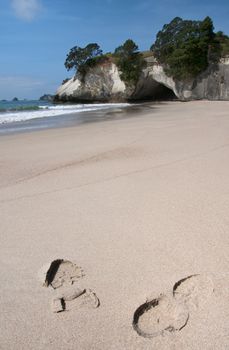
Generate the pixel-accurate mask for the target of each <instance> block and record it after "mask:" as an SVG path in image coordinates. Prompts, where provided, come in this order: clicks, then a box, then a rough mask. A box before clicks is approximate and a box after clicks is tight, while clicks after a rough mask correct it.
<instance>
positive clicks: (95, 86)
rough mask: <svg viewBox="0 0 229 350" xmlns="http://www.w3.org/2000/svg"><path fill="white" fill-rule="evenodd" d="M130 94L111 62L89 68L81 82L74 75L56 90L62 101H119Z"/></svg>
mask: <svg viewBox="0 0 229 350" xmlns="http://www.w3.org/2000/svg"><path fill="white" fill-rule="evenodd" d="M130 93H131V92H130V91H129V90H128V89H127V88H126V86H125V84H124V82H123V81H122V80H121V79H120V75H119V72H118V68H117V67H116V65H115V64H113V63H111V62H106V63H105V64H100V65H97V66H96V67H94V68H91V69H90V70H89V72H88V73H87V74H86V76H85V77H84V80H83V81H82V79H81V76H80V75H76V77H73V78H72V79H70V80H69V81H67V82H66V83H65V84H63V85H61V86H60V87H59V89H58V90H57V95H56V97H57V99H59V100H62V101H88V102H89V101H103V102H106V101H120V100H126V98H127V95H128V94H130Z"/></svg>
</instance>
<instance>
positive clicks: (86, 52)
mask: <svg viewBox="0 0 229 350" xmlns="http://www.w3.org/2000/svg"><path fill="white" fill-rule="evenodd" d="M101 55H102V50H101V49H100V46H99V45H98V44H96V43H91V44H88V45H87V46H86V47H83V48H82V47H79V46H74V47H73V48H72V49H71V50H70V51H69V53H68V54H67V57H66V60H65V63H64V65H65V67H66V69H67V70H70V69H75V70H76V71H79V72H80V73H85V66H86V65H87V64H88V63H90V61H92V60H93V59H95V58H96V57H98V56H101Z"/></svg>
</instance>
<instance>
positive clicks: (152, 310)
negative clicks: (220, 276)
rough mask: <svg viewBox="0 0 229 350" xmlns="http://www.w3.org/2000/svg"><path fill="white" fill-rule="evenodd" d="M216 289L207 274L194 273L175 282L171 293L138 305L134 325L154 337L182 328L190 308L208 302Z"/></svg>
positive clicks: (140, 333)
mask: <svg viewBox="0 0 229 350" xmlns="http://www.w3.org/2000/svg"><path fill="white" fill-rule="evenodd" d="M213 292H214V287H213V282H212V280H211V278H210V277H208V276H205V275H191V276H188V277H186V278H183V279H182V280H180V281H178V282H176V283H175V285H174V287H173V291H172V295H171V296H170V295H160V297H159V298H157V299H153V300H151V301H147V302H146V303H144V304H142V305H141V306H139V308H138V309H137V310H136V311H135V313H134V317H133V328H134V329H135V331H136V332H137V333H138V334H139V335H141V336H143V337H145V338H153V337H156V336H159V335H163V334H164V333H165V332H166V331H169V332H175V331H180V330H181V329H182V328H183V327H185V326H186V324H187V322H188V320H189V314H190V313H191V311H193V310H196V309H197V308H198V307H199V306H201V305H203V304H204V303H206V301H207V300H208V299H209V297H210V296H211V295H212V293H213Z"/></svg>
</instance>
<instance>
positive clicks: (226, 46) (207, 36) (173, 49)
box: [63, 17, 229, 85]
mask: <svg viewBox="0 0 229 350" xmlns="http://www.w3.org/2000/svg"><path fill="white" fill-rule="evenodd" d="M152 51H153V52H152ZM152 55H154V57H155V58H156V60H157V61H158V63H160V64H161V65H163V67H164V69H165V72H166V73H167V74H168V75H170V76H172V77H173V78H176V79H178V80H186V79H190V78H194V77H196V76H197V75H198V74H200V73H201V72H203V71H204V70H205V69H206V68H207V67H208V65H209V64H210V63H216V62H218V61H219V59H220V58H221V57H225V56H227V55H229V37H228V36H227V35H225V34H224V33H223V32H217V33H214V26H213V22H212V20H211V18H210V17H206V18H205V19H204V20H203V21H192V20H183V19H182V18H180V17H176V18H174V19H173V20H172V21H171V22H170V23H169V24H165V25H164V26H163V28H162V30H160V31H159V32H158V33H157V37H156V41H155V43H154V44H153V45H152V46H151V48H150V51H144V52H139V50H138V46H137V45H136V44H135V42H134V41H133V40H131V39H128V40H126V41H125V42H124V44H123V45H121V46H119V47H117V48H116V49H115V51H114V53H111V52H109V53H106V54H103V52H102V50H101V49H100V46H99V45H98V44H96V43H90V44H88V45H87V46H86V47H84V48H81V47H79V46H74V47H73V48H72V49H71V50H70V51H69V53H68V55H67V57H66V61H65V67H66V68H67V70H71V69H74V70H75V71H76V72H79V73H80V74H81V79H82V81H83V80H84V78H85V75H86V73H87V72H88V70H89V69H90V68H91V67H94V66H96V65H98V64H103V63H105V62H107V61H109V62H113V63H115V64H116V65H117V66H118V68H119V70H120V77H121V79H122V80H123V81H124V82H125V83H126V84H129V85H135V84H136V83H137V81H138V79H139V77H140V74H141V72H142V69H143V68H144V67H145V66H146V59H147V58H148V57H150V56H152ZM66 81H67V80H64V81H63V83H65V82H66Z"/></svg>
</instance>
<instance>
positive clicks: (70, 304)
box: [39, 259, 100, 313]
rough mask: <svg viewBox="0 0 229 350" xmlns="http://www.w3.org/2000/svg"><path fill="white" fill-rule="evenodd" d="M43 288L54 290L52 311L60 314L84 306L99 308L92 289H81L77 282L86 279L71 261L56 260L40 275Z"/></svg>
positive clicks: (80, 269)
mask: <svg viewBox="0 0 229 350" xmlns="http://www.w3.org/2000/svg"><path fill="white" fill-rule="evenodd" d="M39 277H40V279H41V280H42V282H43V286H46V287H52V289H54V291H53V293H54V296H53V299H52V301H51V310H52V311H53V312H54V313H59V312H62V311H66V310H68V311H69V310H72V309H76V308H80V307H83V306H86V307H89V308H97V307H98V306H99V305H100V301H99V299H98V297H97V295H96V293H95V292H93V291H92V290H91V289H85V288H79V287H78V285H77V282H78V281H79V279H80V278H82V277H84V273H83V270H82V268H81V267H79V266H77V265H76V264H74V263H72V262H71V261H69V260H64V259H56V260H54V261H52V262H51V263H50V264H48V265H46V266H44V267H43V268H42V270H41V271H40V273H39Z"/></svg>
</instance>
